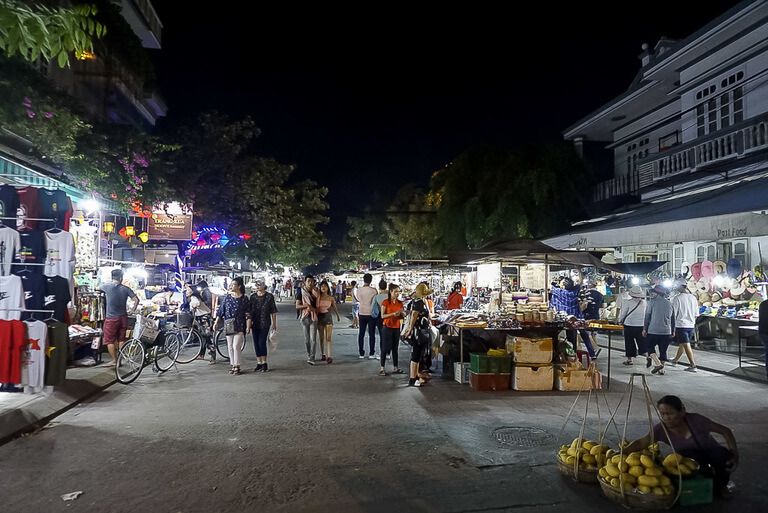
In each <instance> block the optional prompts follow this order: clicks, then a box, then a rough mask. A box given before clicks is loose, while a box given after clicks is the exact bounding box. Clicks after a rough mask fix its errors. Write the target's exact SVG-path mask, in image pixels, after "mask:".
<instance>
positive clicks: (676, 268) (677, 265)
mask: <svg viewBox="0 0 768 513" xmlns="http://www.w3.org/2000/svg"><path fill="white" fill-rule="evenodd" d="M673 255H674V258H673V261H672V270H673V272H674V275H675V276H677V275H678V274H680V270H681V269H682V267H683V260H684V258H685V251H684V249H683V245H682V244H676V245H675V247H674V249H673Z"/></svg>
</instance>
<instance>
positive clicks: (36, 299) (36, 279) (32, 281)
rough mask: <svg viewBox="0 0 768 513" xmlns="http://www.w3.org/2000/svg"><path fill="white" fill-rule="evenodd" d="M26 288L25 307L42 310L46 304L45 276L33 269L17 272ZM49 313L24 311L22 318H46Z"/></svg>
mask: <svg viewBox="0 0 768 513" xmlns="http://www.w3.org/2000/svg"><path fill="white" fill-rule="evenodd" d="M17 276H18V277H19V278H21V286H22V287H23V288H24V308H26V309H27V310H42V309H43V306H44V305H45V277H44V276H43V275H41V274H38V273H33V272H31V271H23V272H20V273H18V274H17ZM46 317H48V314H45V313H42V312H24V313H23V314H22V316H21V318H22V319H25V320H26V319H41V320H42V319H45V318H46Z"/></svg>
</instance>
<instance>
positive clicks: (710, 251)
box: [696, 244, 717, 262]
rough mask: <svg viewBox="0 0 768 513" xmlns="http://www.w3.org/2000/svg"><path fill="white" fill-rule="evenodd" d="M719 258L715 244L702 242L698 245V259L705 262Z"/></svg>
mask: <svg viewBox="0 0 768 513" xmlns="http://www.w3.org/2000/svg"><path fill="white" fill-rule="evenodd" d="M716 259H717V247H716V245H715V244H701V245H699V246H697V247H696V261H697V262H703V261H704V260H709V261H710V262H714V261H715V260H716Z"/></svg>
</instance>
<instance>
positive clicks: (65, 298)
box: [43, 276, 72, 322]
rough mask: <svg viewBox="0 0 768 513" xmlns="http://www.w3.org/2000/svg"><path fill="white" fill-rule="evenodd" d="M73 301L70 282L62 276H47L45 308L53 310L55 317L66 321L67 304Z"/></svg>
mask: <svg viewBox="0 0 768 513" xmlns="http://www.w3.org/2000/svg"><path fill="white" fill-rule="evenodd" d="M70 301H72V296H71V295H70V293H69V282H68V281H67V280H66V279H65V278H62V277H61V276H46V277H45V299H44V301H43V310H53V318H54V319H56V320H57V321H61V322H66V315H67V304H69V302H70Z"/></svg>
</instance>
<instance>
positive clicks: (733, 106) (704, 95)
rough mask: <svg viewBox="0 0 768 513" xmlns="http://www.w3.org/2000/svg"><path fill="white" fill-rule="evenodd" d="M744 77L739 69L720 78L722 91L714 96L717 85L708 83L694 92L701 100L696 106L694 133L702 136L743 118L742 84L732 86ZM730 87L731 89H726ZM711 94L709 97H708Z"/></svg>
mask: <svg viewBox="0 0 768 513" xmlns="http://www.w3.org/2000/svg"><path fill="white" fill-rule="evenodd" d="M743 79H744V72H743V71H739V72H738V73H733V74H732V75H730V76H728V77H726V78H724V79H722V80H721V81H720V86H721V89H722V92H721V93H720V95H719V96H718V97H714V94H715V91H717V87H716V86H715V85H710V86H708V87H706V88H704V89H702V90H701V91H698V92H697V93H696V99H697V100H703V101H702V102H701V103H699V104H698V105H697V106H696V135H697V137H703V136H705V135H707V134H711V133H713V132H716V131H717V130H720V129H723V128H728V127H729V126H731V125H733V124H734V123H739V122H741V121H743V120H744V90H743V86H741V85H739V86H738V87H733V86H734V84H737V83H738V82H740V81H741V80H743ZM728 87H731V88H732V89H730V90H729V89H727V88H728ZM710 96H711V97H710Z"/></svg>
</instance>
